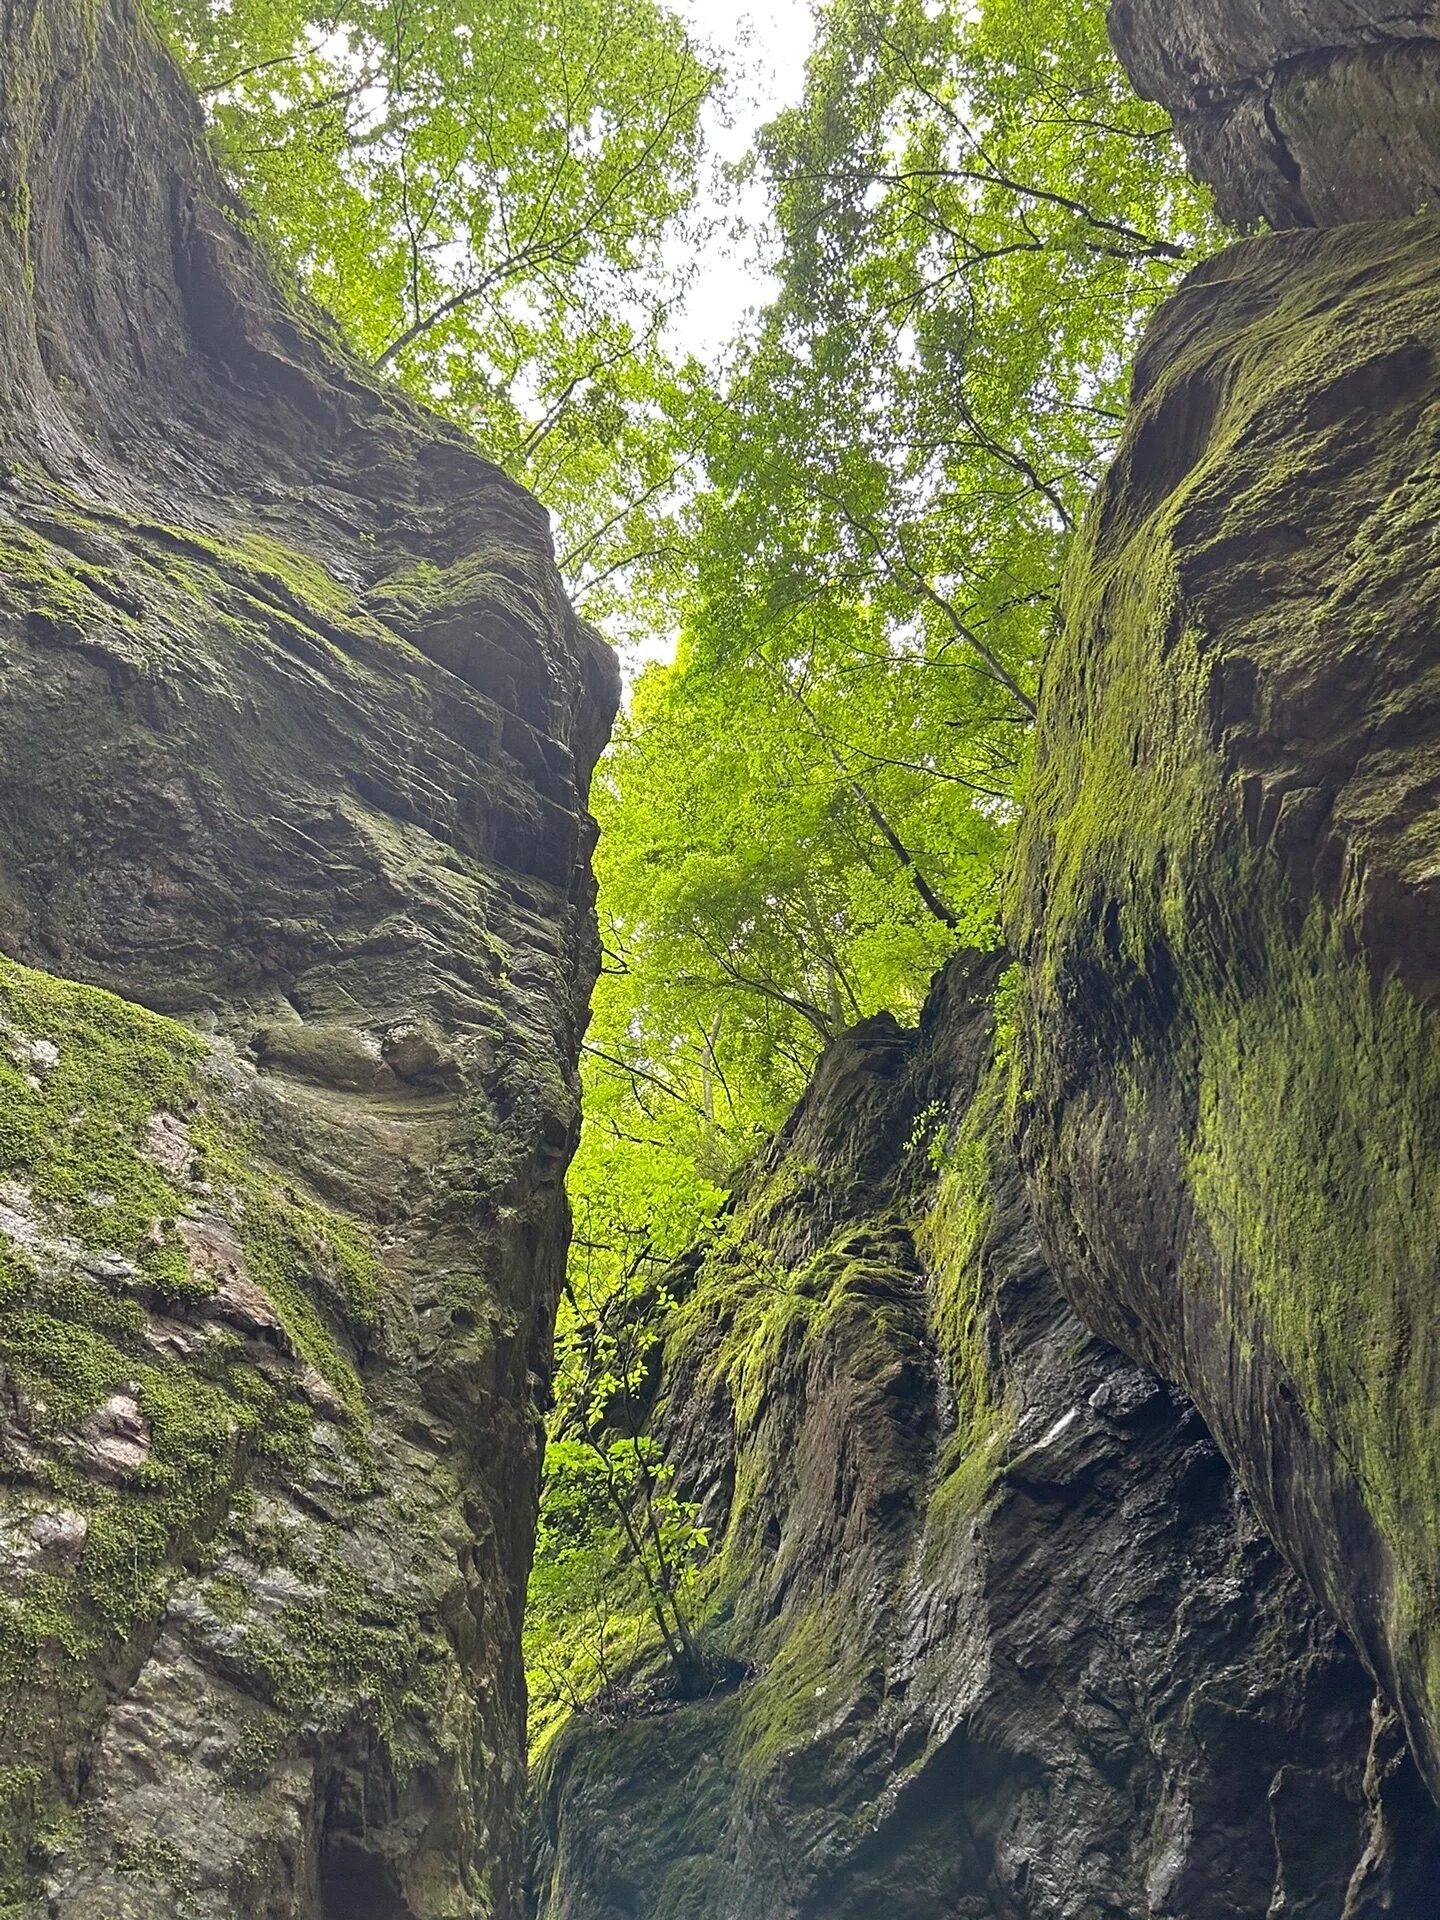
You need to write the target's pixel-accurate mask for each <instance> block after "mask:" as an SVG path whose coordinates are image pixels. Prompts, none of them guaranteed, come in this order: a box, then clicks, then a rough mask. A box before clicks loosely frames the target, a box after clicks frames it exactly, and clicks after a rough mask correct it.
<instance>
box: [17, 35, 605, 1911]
mask: <svg viewBox="0 0 1440 1920" xmlns="http://www.w3.org/2000/svg"><path fill="white" fill-rule="evenodd" d="M0 462H3V465H0V682H3V699H0V952H3V954H4V955H5V956H8V957H7V958H6V959H4V961H3V962H0V966H3V977H0V1000H3V1007H0V1012H3V1016H4V1026H3V1032H0V1043H3V1044H0V1079H3V1082H4V1084H3V1087H0V1094H3V1100H4V1119H3V1122H0V1134H3V1139H0V1146H3V1152H4V1166H3V1168H0V1174H3V1176H4V1178H5V1179H6V1181H7V1183H8V1184H7V1185H6V1187H5V1189H4V1195H3V1206H0V1296H3V1297H0V1468H3V1472H4V1491H3V1493H0V1600H3V1611H0V1832H3V1846H0V1855H3V1859H0V1869H3V1887H0V1901H4V1900H8V1901H10V1902H11V1903H12V1904H11V1905H10V1906H7V1908H6V1911H7V1912H10V1911H14V1912H17V1913H23V1914H25V1915H27V1916H28V1915H31V1914H33V1915H36V1916H39V1915H42V1914H45V1915H50V1916H55V1920H85V1917H87V1916H93V1920H120V1916H124V1915H135V1916H137V1920H138V1916H144V1920H164V1917H165V1916H169V1915H175V1916H179V1915H181V1914H184V1915H187V1916H201V1915H203V1916H207V1917H208V1916H213V1920H239V1916H255V1920H259V1916H262V1915H263V1916H265V1917H266V1920H291V1917H292V1916H293V1920H318V1916H320V1915H322V1914H325V1915H332V1916H336V1920H338V1917H339V1916H345V1920H351V1917H352V1916H354V1917H355V1920H360V1917H362V1916H368V1917H370V1920H441V1916H445V1917H446V1920H448V1917H450V1916H456V1917H457V1920H458V1916H460V1915H462V1914H463V1915H467V1916H468V1915H470V1914H473V1913H476V1912H482V1911H483V1912H485V1913H486V1914H491V1915H494V1916H497V1920H503V1917H504V1916H505V1915H507V1914H510V1913H513V1912H514V1910H515V1909H514V1900H515V1888H516V1886H517V1884H518V1878H519V1873H518V1846H519V1826H518V1821H519V1801H520V1796H521V1791H522V1781H523V1771H524V1758H523V1697H522V1694H523V1689H522V1685H521V1677H520V1673H519V1663H518V1616H519V1610H520V1606H521V1599H522V1594H523V1586H524V1579H525V1571H526V1565H527V1561H528V1554H529V1538H530V1529H531V1524H532V1509H533V1498H534V1488H535V1479H536V1473H537V1462H538V1415H537V1410H536V1404H535V1393H536V1389H537V1385H538V1382H539V1380H540V1379H541V1377H542V1376H543V1373H544V1368H545V1355H546V1351H547V1346H548V1339H549V1326H550V1319H551V1314H552V1311H553V1304H554V1298H555V1294H556V1291H557V1289H558V1285H559V1279H560V1272H561V1266H562V1262H563V1252H564V1241H565V1233H566V1217H565V1211H564V1203H563V1197H562V1193H561V1180H562V1176H563V1172H564V1167H565V1163H566V1160H567V1158H568V1154H569V1151H570V1147H571V1143H572V1141H573V1137H574V1130H575V1123H576V1114H575V1088H574V1073H573V1069H574V1063H575V1058H576V1053H577V1049H578V1040H579V1033H580V1030H581V1027H582V1025H583V1021H584V1016H585V1006H586V1001H587V997H588V991H589V985H590V981H591V978H592V974H593V969H594V966H595V962H596V952H595V941H594V933H593V926H592V916H591V883H590V879H589V868H588V855H589V848H590V834H591V828H590V824H589V821H588V818H587V816H586V813H585V805H584V799H585V790H586V785H587V782H588V778H589V773H590V768H591V765H592V764H593V761H594V758H595V756H596V754H597V752H598V751H599V748H600V746H601V744H602V742H603V739H604V737H605V734H606V731H607V729H608V725H609V721H610V718H611V715H612V713H613V708H614V701H615V684H614V671H613V665H612V663H611V662H610V659H609V656H608V652H607V650H606V649H605V648H604V647H603V646H602V645H601V644H600V643H599V642H598V640H597V639H596V638H595V636H593V635H592V634H590V633H589V632H588V631H587V630H586V629H585V628H584V627H583V626H582V625H581V624H580V623H578V622H577V621H576V619H575V617H574V615H573V613H572V612H571V610H570V608H569V607H568V605H567V603H566V601H565V598H564V595H563V592H562V590H561V587H560V583H559V579H558V576H557V573H556V571H555V567H554V564H553V559H552V555H551V548H550V542H549V535H548V530H547V527H546V524H545V520H544V516H543V514H542V513H541V512H540V510H539V508H538V507H537V506H536V505H535V503H534V502H533V501H532V500H531V499H530V498H529V497H528V496H527V495H526V494H525V493H524V492H523V491H522V490H521V489H519V488H518V487H516V486H514V485H513V484H512V483H511V482H509V481H508V480H507V479H506V478H505V476H504V475H502V474H501V473H500V472H499V471H498V470H497V469H496V468H495V467H494V466H492V465H490V464H489V463H487V462H486V461H485V460H484V459H483V458H482V457H480V455H479V454H478V453H477V452H476V451H475V450H474V448H473V447H472V446H471V445H470V444H469V443H467V442H466V441H465V440H464V439H463V438H462V437H461V436H460V435H459V434H457V433H455V432H453V431H452V430H450V429H449V428H447V427H445V426H444V425H443V424H441V423H439V422H437V421H436V420H434V419H432V418H430V417H428V416H426V415H424V414H423V413H422V412H421V411H420V410H418V409H417V408H415V407H413V406H411V405H410V404H409V403H407V402H406V401H404V400H403V399H402V398H400V397H397V396H396V395H395V394H394V393H393V392H392V391H389V390H386V389H384V388H382V387H381V386H379V385H377V384H376V383H375V382H374V381H372V380H371V379H370V378H369V377H368V376H367V375H366V374H365V373H364V372H363V371H361V370H359V369H357V368H356V367H354V366H353V365H352V364H350V363H348V362H346V360H345V359H344V357H343V355H341V354H340V353H339V351H338V350H337V348H336V346H335V343H334V342H333V341H332V340H331V339H330V338H329V337H328V336H327V334H326V332H325V330H324V328H323V326H322V325H321V324H320V323H319V322H318V321H314V320H311V319H307V318H305V317H303V316H297V314H296V313H295V312H294V311H292V310H291V309H289V308H288V307H287V306H286V304H285V302H284V300H283V299H282V298H281V296H280V294H279V293H278V292H277V290H276V287H275V285H274V283H273V282H272V280H271V279H270V277H269V275H268V273H267V271H266V269H265V267H264V265H263V263H262V262H261V260H260V257H259V255H258V253H257V252H256V250H255V249H254V247H253V246H252V245H251V244H250V242H249V241H248V240H247V238H246V237H245V233H244V228H243V221H241V220H240V219H238V218H237V215H236V210H235V209H234V207H233V206H231V205H230V203H229V202H228V200H227V197H226V194H225V192H224V190H223V188H222V187H221V185H220V183H219V181H218V179H217V177H216V175H215V174H214V172H213V170H212V169H211V167H210V166H209V164H208V162H207V161H206V160H205V158H204V157H203V154H202V152H201V151H200V141H199V122H198V114H197V111H196V108H195V104H194V102H193V100H192V99H191V98H190V97H189V96H188V94H187V92H186V90H185V88H184V87H183V85H182V83H181V81H180V79H179V76H178V75H177V73H176V72H175V70H174V68H173V66H172V65H171V63H170V62H169V60H168V58H167V57H166V56H165V55H164V54H163V53H162V51H161V50H160V48H159V46H158V43H157V42H156V40H155V38H154V35H153V33H152V31H151V30H150V29H149V27H148V26H146V25H145V24H144V22H143V20H142V19H141V17H140V15H139V14H138V12H137V10H136V9H135V7H134V6H132V5H131V4H129V0H102V4H100V5H99V6H88V5H81V4H79V0H75V3H74V4H71V3H70V0H41V4H39V5H36V4H30V0H0ZM66 981H69V982H75V983H79V984H78V985H76V986H73V987H72V986H67V985H66V984H65V982H66ZM106 990H108V991H106ZM111 993H113V994H115V995H118V996H121V997H120V998H119V999H116V1000H111V999H110V998H109V994H111ZM146 1009H150V1010H153V1012H147V1011H145V1010H146ZM164 1016H180V1017H181V1018H182V1019H183V1021H184V1022H185V1025H184V1026H180V1025H177V1024H175V1023H174V1022H173V1021H172V1020H171V1019H169V1018H166V1017H164ZM197 1036H198V1037H197ZM106 1075H109V1076H110V1077H109V1078H108V1079H107V1078H106V1077H105V1076H106Z"/></svg>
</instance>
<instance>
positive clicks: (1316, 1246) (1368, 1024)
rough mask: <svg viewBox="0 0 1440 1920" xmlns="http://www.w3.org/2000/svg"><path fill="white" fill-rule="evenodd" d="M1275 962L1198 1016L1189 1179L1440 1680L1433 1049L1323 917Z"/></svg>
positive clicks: (1248, 1310) (1231, 1313)
mask: <svg viewBox="0 0 1440 1920" xmlns="http://www.w3.org/2000/svg"><path fill="white" fill-rule="evenodd" d="M1269 953H1270V956H1271V958H1270V965H1269V966H1268V968H1267V969H1266V970H1265V973H1264V977H1263V980H1262V981H1261V982H1259V983H1257V985H1256V987H1255V989H1254V990H1252V991H1251V992H1250V993H1248V994H1246V995H1245V996H1244V997H1238V996H1237V997H1233V998H1232V997H1225V998H1216V999H1214V1000H1213V1001H1210V1002H1208V1003H1206V1004H1203V1005H1202V1008H1201V1018H1200V1027H1201V1036H1202V1040H1201V1047H1200V1052H1199V1095H1200V1108H1199V1116H1198V1124H1197V1126H1196V1128H1195V1131H1194V1134H1193V1137H1192V1139H1191V1142H1190V1149H1189V1172H1190V1178H1191V1181H1192V1183H1193V1189H1194V1193H1195V1197H1196V1199H1197V1201H1198V1203H1199V1205H1200V1208H1201V1212H1202V1215H1203V1217H1204V1220H1205V1222H1206V1225H1207V1227H1208V1229H1209V1234H1210V1239H1211V1242H1212V1244H1213V1247H1214V1248H1215V1250H1216V1253H1217V1255H1218V1257H1219V1259H1220V1261H1221V1263H1222V1273H1223V1280H1222V1285H1223V1288H1224V1299H1223V1304H1224V1308H1225V1311H1226V1313H1227V1317H1228V1318H1230V1319H1231V1320H1232V1322H1233V1323H1234V1324H1236V1325H1237V1326H1238V1327H1239V1328H1241V1329H1245V1328H1247V1327H1253V1328H1254V1329H1255V1332H1256V1335H1257V1337H1258V1338H1260V1339H1262V1340H1263V1341H1264V1343H1265V1346H1266V1349H1267V1353H1268V1355H1269V1356H1270V1358H1271V1359H1272V1360H1273V1361H1274V1362H1278V1364H1279V1365H1280V1366H1281V1367H1283V1368H1284V1370H1285V1372H1286V1373H1287V1375H1288V1376H1289V1378H1290V1380H1291V1381H1292V1382H1293V1383H1294V1386H1295V1387H1296V1389H1297V1391H1298V1393H1299V1396H1300V1399H1301V1402H1302V1404H1303V1405H1304V1407H1305V1410H1306V1413H1307V1415H1308V1416H1309V1418H1310V1419H1311V1420H1312V1422H1314V1424H1315V1425H1316V1426H1317V1428H1318V1429H1319V1431H1320V1432H1321V1433H1322V1434H1323V1435H1324V1436H1325V1438H1326V1440H1327V1442H1328V1443H1329V1445H1330V1446H1331V1447H1332V1448H1333V1450H1334V1453H1335V1455H1336V1457H1337V1458H1338V1460H1339V1461H1340V1462H1342V1463H1343V1465H1344V1467H1345V1468H1346V1469H1347V1470H1348V1471H1349V1472H1350V1473H1351V1474H1352V1475H1353V1476H1354V1479H1355V1481H1356V1483H1357V1484H1358V1486H1359V1487H1360V1489H1361V1491H1362V1494H1363V1497H1364V1500H1365V1504H1366V1506H1367V1507H1368V1509H1369V1511H1370V1513H1371V1514H1372V1516H1373V1517H1374V1519H1375V1521H1376V1523H1377V1525H1378V1527H1379V1529H1380V1532H1381V1535H1382V1537H1383V1538H1384V1539H1385V1541H1386V1542H1387V1544H1388V1546H1389V1548H1390V1551H1391V1553H1392V1555H1393V1556H1394V1560H1395V1566H1396V1573H1397V1584H1396V1592H1395V1595H1394V1597H1393V1604H1394V1606H1395V1609H1396V1613H1397V1618H1396V1619H1395V1620H1394V1621H1393V1623H1392V1631H1393V1632H1394V1634H1395V1635H1396V1636H1397V1637H1398V1638H1399V1639H1400V1640H1402V1641H1404V1640H1412V1639H1413V1640H1415V1641H1418V1642H1420V1643H1421V1645H1422V1648H1423V1647H1425V1646H1429V1647H1431V1648H1433V1649H1434V1651H1433V1652H1432V1653H1430V1654H1429V1656H1428V1657H1429V1661H1430V1664H1431V1671H1432V1675H1433V1676H1434V1679H1435V1680H1437V1681H1440V1673H1437V1672H1436V1671H1435V1669H1436V1667H1437V1666H1440V1634H1437V1622H1440V1407H1437V1405H1436V1402H1435V1397H1434V1390H1433V1382H1434V1381H1435V1379H1436V1378H1437V1377H1440V1324H1437V1322H1436V1320H1435V1317H1434V1315H1433V1314H1432V1313H1430V1312H1429V1311H1428V1310H1427V1305H1426V1303H1428V1302H1429V1301H1430V1299H1431V1296H1432V1293H1433V1287H1434V1280H1435V1259H1436V1248H1437V1246H1440V1177H1437V1175H1440V1168H1437V1165H1436V1152H1437V1146H1436V1143H1437V1142H1440V1047H1437V1045H1436V1036H1435V1034H1434V1031H1433V1023H1432V1022H1431V1020H1430V1019H1429V1018H1428V1017H1427V1016H1426V1014H1425V1012H1424V1011H1423V1010H1422V1009H1421V1008H1420V1007H1419V1006H1418V1005H1417V1004H1416V1002H1415V1000H1414V999H1413V997H1412V996H1411V995H1410V993H1409V992H1408V991H1407V990H1406V988H1405V987H1404V986H1402V985H1401V984H1400V983H1399V982H1396V981H1391V982H1389V983H1388V984H1385V985H1383V986H1379V987H1377V986H1376V984H1375V983H1374V981H1373V979H1372V977H1371V975H1370V971H1369V968H1368V965H1367V964H1366V961H1365V959H1364V957H1363V956H1362V955H1357V954H1356V953H1354V952H1353V951H1351V950H1347V942H1346V941H1345V938H1344V936H1343V932H1342V930H1341V928H1340V927H1339V926H1338V925H1337V924H1336V923H1335V922H1334V921H1332V920H1331V919H1329V918H1328V916H1326V915H1325V914H1324V913H1323V912H1322V910H1321V909H1319V908H1318V907H1316V908H1314V909H1312V912H1311V914H1310V917H1309V920H1308V921H1307V923H1306V925H1305V929H1304V932H1303V934H1302V936H1301V938H1300V939H1299V940H1298V941H1289V940H1285V939H1284V938H1274V939H1272V941H1271V942H1270V943H1269ZM1425 1657H1426V1656H1425V1655H1424V1653H1423V1652H1422V1655H1421V1665H1422V1667H1423V1665H1424V1664H1425ZM1431 1700H1432V1705H1433V1707H1434V1709H1435V1711H1436V1713H1437V1717H1440V1686H1437V1687H1436V1690H1435V1691H1434V1692H1433V1693H1432V1695H1431Z"/></svg>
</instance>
